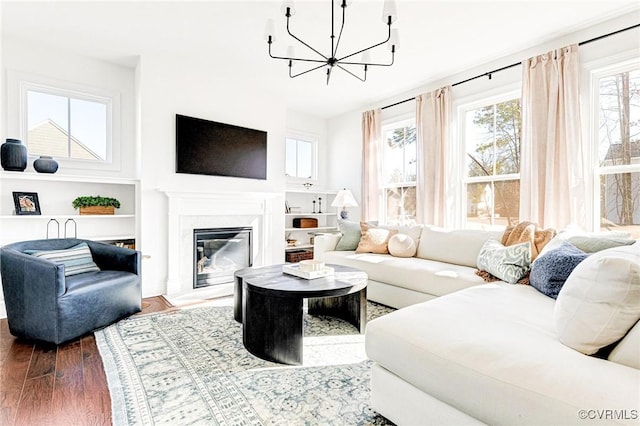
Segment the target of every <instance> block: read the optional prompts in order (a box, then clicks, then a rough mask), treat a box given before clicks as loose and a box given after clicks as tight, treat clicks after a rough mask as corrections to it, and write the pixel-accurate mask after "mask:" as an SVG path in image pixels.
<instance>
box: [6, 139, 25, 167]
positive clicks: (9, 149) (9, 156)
mask: <svg viewBox="0 0 640 426" xmlns="http://www.w3.org/2000/svg"><path fill="white" fill-rule="evenodd" d="M0 160H1V161H0V164H2V168H3V169H5V170H9V171H12V172H22V171H24V169H26V168H27V147H26V146H24V145H22V141H21V140H20V139H7V141H6V142H5V143H3V144H2V147H1V148H0Z"/></svg>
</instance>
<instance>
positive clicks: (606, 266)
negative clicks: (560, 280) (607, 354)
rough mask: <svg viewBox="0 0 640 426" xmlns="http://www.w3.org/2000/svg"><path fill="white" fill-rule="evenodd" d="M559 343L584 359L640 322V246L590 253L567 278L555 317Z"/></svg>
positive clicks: (557, 304)
mask: <svg viewBox="0 0 640 426" xmlns="http://www.w3.org/2000/svg"><path fill="white" fill-rule="evenodd" d="M553 317H554V321H555V324H556V330H557V331H558V338H559V339H560V341H561V342H562V343H563V344H565V345H566V346H569V347H571V348H573V349H575V350H577V351H579V352H582V353H584V354H587V355H591V354H594V353H596V352H597V351H598V350H599V349H600V348H602V347H604V346H607V345H609V344H611V343H614V342H616V341H618V340H620V339H621V338H622V337H623V336H624V335H625V334H626V333H627V331H629V329H630V328H631V327H633V325H634V324H635V323H636V322H637V321H638V319H640V243H636V244H634V245H631V246H621V247H615V248H612V249H607V250H603V251H600V252H598V253H594V254H592V255H590V256H589V257H587V258H586V259H585V260H583V261H582V262H581V263H580V264H579V265H578V266H576V268H575V269H574V270H573V272H572V273H571V275H569V277H568V278H567V281H566V282H565V284H564V286H563V287H562V290H560V294H558V299H557V300H556V306H555V308H554V312H553Z"/></svg>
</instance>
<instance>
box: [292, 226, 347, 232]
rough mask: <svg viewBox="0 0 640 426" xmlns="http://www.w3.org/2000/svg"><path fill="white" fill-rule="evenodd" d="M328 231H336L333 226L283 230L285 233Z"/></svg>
mask: <svg viewBox="0 0 640 426" xmlns="http://www.w3.org/2000/svg"><path fill="white" fill-rule="evenodd" d="M329 229H338V228H336V227H335V226H317V227H315V228H285V229H284V230H285V231H286V232H294V231H326V230H329Z"/></svg>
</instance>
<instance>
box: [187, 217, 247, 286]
mask: <svg viewBox="0 0 640 426" xmlns="http://www.w3.org/2000/svg"><path fill="white" fill-rule="evenodd" d="M251 239H252V228H250V227H249V228H215V229H194V231H193V240H194V244H193V245H194V271H193V288H200V287H206V286H212V285H218V284H226V283H230V282H233V273H234V272H235V271H237V270H238V269H242V268H246V267H249V266H251V264H252V262H251V252H252V251H251Z"/></svg>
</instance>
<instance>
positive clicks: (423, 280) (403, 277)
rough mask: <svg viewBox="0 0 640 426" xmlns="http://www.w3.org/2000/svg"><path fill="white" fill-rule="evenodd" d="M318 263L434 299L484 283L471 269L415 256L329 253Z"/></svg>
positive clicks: (345, 252)
mask: <svg viewBox="0 0 640 426" xmlns="http://www.w3.org/2000/svg"><path fill="white" fill-rule="evenodd" d="M322 260H323V261H324V262H325V263H327V264H332V263H333V264H338V265H345V266H351V267H353V268H358V269H361V270H363V271H364V272H366V273H367V275H368V276H369V279H370V280H372V281H378V282H382V283H387V284H390V285H392V286H396V287H400V288H406V289H409V290H414V291H417V292H420V293H427V294H430V295H434V296H442V295H445V294H448V293H451V292H454V291H458V290H462V289H465V288H468V287H471V286H474V285H479V284H482V283H483V282H484V281H483V280H482V278H480V277H479V276H477V275H476V274H475V272H476V269H475V268H469V267H468V266H461V265H453V264H450V263H442V262H437V261H435V260H428V259H419V258H416V257H409V258H403V257H393V256H390V255H388V254H373V253H362V254H358V253H354V252H352V251H351V252H349V251H330V252H326V253H324V255H323V257H322Z"/></svg>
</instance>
